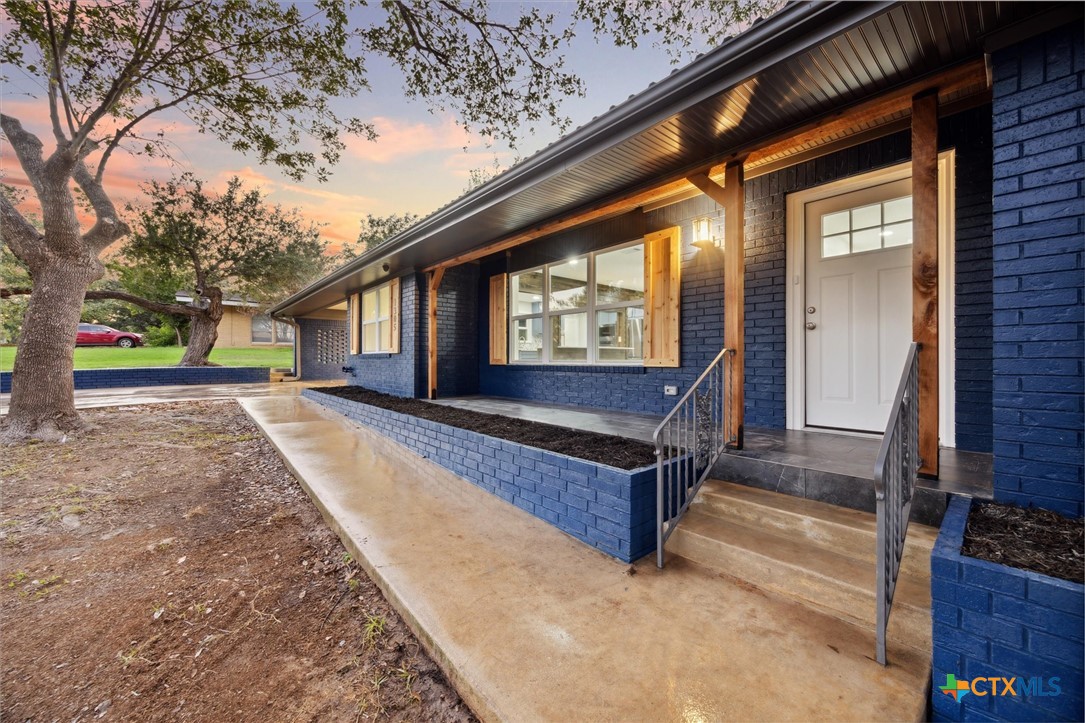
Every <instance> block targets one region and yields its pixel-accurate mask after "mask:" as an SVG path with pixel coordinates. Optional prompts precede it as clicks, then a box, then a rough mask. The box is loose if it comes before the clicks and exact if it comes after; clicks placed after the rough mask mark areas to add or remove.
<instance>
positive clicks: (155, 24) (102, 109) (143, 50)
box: [72, 0, 176, 153]
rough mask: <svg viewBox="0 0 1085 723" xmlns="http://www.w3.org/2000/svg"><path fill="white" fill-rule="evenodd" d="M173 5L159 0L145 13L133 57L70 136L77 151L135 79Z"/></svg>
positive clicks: (159, 36) (160, 37)
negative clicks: (147, 13) (145, 17)
mask: <svg viewBox="0 0 1085 723" xmlns="http://www.w3.org/2000/svg"><path fill="white" fill-rule="evenodd" d="M175 7H176V6H171V5H169V4H167V3H164V2H162V1H161V0H158V1H156V2H155V3H154V4H153V5H152V6H151V12H150V14H149V15H148V16H147V19H146V21H145V22H144V26H143V27H142V28H140V33H139V40H138V41H137V43H136V47H135V49H134V51H133V53H132V57H131V58H130V59H129V60H128V62H127V63H125V65H124V67H123V68H122V69H121V71H120V72H119V73H118V74H117V77H116V78H115V79H114V80H113V84H112V85H111V86H110V88H109V90H108V91H107V92H106V93H105V95H104V96H103V99H102V102H101V103H100V104H99V105H98V107H97V108H95V109H94V110H93V111H91V112H90V114H89V115H88V116H87V118H86V120H84V121H83V124H82V125H81V126H80V127H79V130H78V132H77V133H75V134H74V135H73V137H72V151H73V152H75V153H79V152H80V150H81V148H82V146H83V144H84V143H85V142H86V141H87V139H88V138H89V137H90V134H91V132H92V131H93V130H94V127H95V126H96V125H97V124H98V121H99V120H101V119H102V117H103V116H105V115H106V113H108V112H109V111H110V109H111V108H113V106H114V105H115V104H116V103H117V102H118V101H119V100H120V99H121V98H122V97H123V96H124V94H125V93H127V92H128V90H129V89H130V88H131V87H132V85H133V84H134V83H135V81H136V79H137V75H138V74H137V72H136V71H137V70H138V69H139V67H140V66H141V65H142V64H143V63H144V61H145V60H146V55H147V53H149V52H150V51H152V50H153V49H154V48H155V47H156V46H157V45H158V42H159V41H160V40H161V39H162V33H163V32H165V30H166V25H167V24H168V21H169V16H170V14H171V13H172V12H173V10H174V8H175Z"/></svg>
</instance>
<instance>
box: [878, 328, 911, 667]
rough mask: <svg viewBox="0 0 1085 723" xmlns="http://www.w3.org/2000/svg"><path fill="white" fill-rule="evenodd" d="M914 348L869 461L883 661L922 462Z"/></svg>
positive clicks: (879, 640) (905, 363) (879, 660)
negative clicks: (873, 458) (874, 508)
mask: <svg viewBox="0 0 1085 723" xmlns="http://www.w3.org/2000/svg"><path fill="white" fill-rule="evenodd" d="M919 349H920V345H919V344H917V343H915V342H913V343H912V345H911V346H910V347H909V348H908V356H907V357H906V359H905V361H904V372H903V374H902V375H901V379H900V385H899V386H898V387H897V396H896V398H895V399H894V400H893V411H892V412H891V413H890V415H889V423H888V425H887V426H886V429H885V436H884V437H883V438H882V446H881V449H879V450H878V459H877V461H876V462H875V463H874V496H875V498H876V504H877V516H878V542H877V545H878V550H877V556H878V562H877V567H878V574H877V586H878V588H877V598H878V600H877V606H878V607H877V613H876V616H877V621H876V625H877V627H876V631H875V635H876V637H877V655H878V662H879V663H881V664H882V665H885V664H886V657H885V632H886V628H887V627H888V626H889V612H890V610H891V609H892V607H893V594H894V593H895V592H896V588H897V576H898V575H899V574H900V561H901V558H903V557H904V540H905V538H906V537H907V535H908V518H909V516H910V514H911V510H912V495H913V494H914V492H915V486H916V479H917V478H918V476H919V468H920V467H921V466H922V464H923V462H922V460H921V459H920V457H919Z"/></svg>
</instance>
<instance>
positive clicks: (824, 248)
mask: <svg viewBox="0 0 1085 723" xmlns="http://www.w3.org/2000/svg"><path fill="white" fill-rule="evenodd" d="M911 243H912V197H911V196H910V195H909V196H901V197H900V198H894V199H891V200H889V201H883V202H881V203H873V204H868V205H865V206H857V207H855V208H848V209H844V210H842V211H835V212H833V213H827V214H825V215H824V216H822V217H821V258H823V259H828V258H832V257H834V256H850V255H853V254H861V253H866V252H868V251H881V250H882V249H888V248H893V247H896V246H907V245H909V244H911Z"/></svg>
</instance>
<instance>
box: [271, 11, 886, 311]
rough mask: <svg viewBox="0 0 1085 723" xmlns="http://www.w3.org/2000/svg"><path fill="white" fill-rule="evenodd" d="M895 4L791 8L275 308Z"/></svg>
mask: <svg viewBox="0 0 1085 723" xmlns="http://www.w3.org/2000/svg"><path fill="white" fill-rule="evenodd" d="M896 4H897V3H896V2H886V1H884V0H883V1H881V2H792V3H790V4H788V5H787V6H785V7H784V8H783V9H782V10H780V11H779V12H778V13H776V14H775V15H773V16H771V17H770V18H769V19H767V20H764V21H762V22H760V23H757V24H756V25H754V26H752V27H750V28H749V29H747V30H745V31H744V32H742V33H740V34H738V35H736V36H733V37H731V38H729V39H727V40H725V41H724V42H723V44H721V45H720V46H718V47H717V48H715V49H714V50H712V51H710V52H708V53H706V54H705V55H703V56H701V57H700V58H698V59H696V60H694V61H693V62H692V63H690V64H689V65H687V66H686V67H685V68H682V69H680V70H677V71H675V72H673V73H671V74H670V75H669V76H667V77H666V78H664V79H663V80H661V81H658V82H655V83H652V84H651V85H649V87H648V88H647V89H646V90H644V91H642V92H641V93H638V94H636V95H634V96H632V97H630V98H629V99H628V100H626V101H625V102H623V103H621V104H619V105H616V106H614V107H613V108H611V109H610V110H608V111H606V112H605V113H603V114H602V115H600V116H597V117H596V118H594V119H592V120H591V121H588V122H587V123H586V124H584V125H583V126H581V127H580V128H578V129H576V130H574V131H572V132H571V133H569V134H568V135H567V136H564V137H562V138H560V139H558V140H557V141H555V142H554V143H551V144H550V145H549V146H547V147H545V148H543V149H542V150H540V151H539V152H537V153H535V154H534V155H532V156H529V157H528V158H527V159H525V160H524V161H522V162H521V163H519V164H518V165H516V166H514V167H512V168H510V169H509V170H508V171H506V172H504V173H503V174H501V175H500V176H498V177H497V178H494V179H493V180H491V181H489V182H488V183H486V184H484V185H482V186H480V187H479V188H476V189H474V190H473V191H471V192H469V193H467V194H465V195H463V196H461V197H460V198H458V199H456V200H455V201H453V202H451V203H449V204H448V205H446V206H444V207H442V208H440V209H438V210H437V211H435V212H433V213H432V214H430V215H429V216H427V217H426V218H424V219H422V221H420V222H419V223H417V224H415V225H414V226H412V227H410V228H408V229H406V230H404V231H402V232H400V233H399V234H396V235H395V236H393V237H392V238H390V239H388V240H387V241H385V242H384V243H382V244H381V245H380V246H378V247H377V248H376V249H373V251H369V252H366V253H363V254H362V255H361V256H359V257H358V258H356V259H354V260H353V261H351V262H349V263H347V264H346V265H344V266H342V267H341V268H339V269H337V270H335V271H333V272H332V273H330V274H329V275H327V276H325V277H324V278H322V279H320V280H319V281H316V282H314V283H312V284H310V285H309V286H307V287H306V288H304V289H302V290H301V291H299V292H298V293H296V294H294V295H293V296H291V297H290V298H288V299H286V300H284V301H282V302H280V303H278V304H276V305H275V306H273V307H271V309H270V314H271V315H272V316H276V315H277V314H278V313H279V312H280V311H281V310H282V309H284V308H286V307H288V306H291V305H293V304H296V303H298V302H300V301H303V300H305V299H306V298H307V297H309V296H311V295H312V294H314V293H316V292H318V291H320V290H321V289H322V288H323V287H325V286H328V285H330V284H333V283H336V282H339V281H342V280H344V279H346V278H348V277H349V276H351V275H352V274H354V273H356V272H358V271H361V270H362V269H365V268H367V267H369V266H370V265H372V264H375V263H378V262H380V261H381V260H383V259H385V258H387V257H388V256H391V255H393V254H394V253H396V252H398V251H402V250H403V249H405V248H408V247H410V246H413V245H415V244H417V243H420V242H423V241H425V240H426V239H428V238H430V237H431V236H433V235H434V234H436V233H438V232H440V231H442V230H444V229H445V228H447V227H448V226H450V225H451V224H453V223H455V222H458V221H462V220H464V219H465V218H466V217H467V216H470V215H471V214H472V213H477V212H478V211H482V210H484V209H486V208H488V207H489V206H492V205H494V204H496V203H499V202H501V201H504V200H507V199H508V198H510V197H511V196H513V195H515V194H516V193H519V192H522V191H524V190H526V189H527V188H530V187H531V186H532V185H534V184H536V183H539V182H540V181H542V180H544V179H546V178H548V177H550V176H553V175H556V174H559V173H563V172H565V171H567V170H569V168H570V167H571V166H574V165H576V164H577V163H579V162H580V161H583V160H584V159H585V158H588V157H590V156H593V155H595V154H597V153H599V152H600V151H602V150H604V149H606V148H608V147H612V146H614V145H617V144H618V143H621V142H622V141H625V140H627V139H628V138H631V137H633V136H635V135H637V134H639V133H641V132H643V131H645V130H647V129H649V128H651V127H653V126H655V125H657V124H658V123H661V122H662V121H664V120H666V119H667V118H670V117H671V116H673V115H674V114H675V113H678V112H680V111H682V110H684V109H685V108H688V107H689V106H692V105H695V104H697V103H699V102H701V101H702V100H705V99H706V98H710V97H712V96H714V95H717V94H718V93H721V92H723V91H725V90H727V89H728V88H731V87H733V86H735V85H737V84H738V83H741V82H743V81H745V80H746V79H747V78H749V77H752V76H754V75H757V74H758V73H760V72H761V71H763V70H765V69H766V68H768V67H770V66H772V65H775V64H776V63H778V62H780V61H781V60H783V59H785V58H788V57H790V56H792V55H795V54H796V53H799V52H802V51H804V50H806V49H808V48H809V47H811V46H813V45H816V44H818V43H820V42H823V41H824V40H826V39H828V38H831V37H834V36H836V35H838V34H840V33H842V32H845V31H846V30H848V29H850V28H852V27H854V26H856V25H858V24H860V23H862V22H864V21H865V20H867V19H869V18H870V17H872V16H874V15H877V14H880V13H882V12H884V11H885V10H887V9H889V8H891V7H893V6H894V5H896Z"/></svg>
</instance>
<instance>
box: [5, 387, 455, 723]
mask: <svg viewBox="0 0 1085 723" xmlns="http://www.w3.org/2000/svg"><path fill="white" fill-rule="evenodd" d="M85 417H86V418H87V419H88V420H89V421H90V422H91V423H92V424H94V425H95V428H94V429H92V430H91V431H89V432H87V433H86V434H82V435H80V436H79V437H78V438H76V439H75V440H73V441H69V442H67V443H65V444H37V445H31V446H26V447H21V448H7V449H4V450H3V454H2V456H0V480H2V481H3V501H2V507H0V549H2V552H3V555H2V561H0V615H2V617H3V627H2V633H0V634H2V640H0V643H2V646H3V661H2V670H0V676H2V678H0V685H2V688H3V699H2V703H0V710H2V715H3V718H5V719H8V720H20V721H24V720H42V721H52V720H69V721H71V720H88V721H89V720H94V719H106V720H108V719H114V720H139V721H151V720H171V721H172V720H255V719H264V720H313V721H316V720H320V721H325V720H351V721H356V720H377V719H390V720H409V721H468V720H473V716H472V714H471V712H470V710H469V709H468V708H467V707H466V705H464V703H463V702H462V701H461V700H460V698H459V696H458V695H457V693H456V692H455V690H454V689H453V688H452V687H451V686H450V685H449V683H448V682H447V680H446V679H445V678H444V676H443V675H442V673H441V672H440V670H439V669H438V668H437V666H436V665H435V664H434V663H433V661H432V660H430V659H429V658H428V657H427V656H426V654H425V653H424V652H423V651H422V650H421V648H420V646H419V644H418V641H417V640H416V639H415V638H414V636H413V635H412V634H411V632H410V631H409V630H408V629H407V627H406V625H405V624H404V623H403V621H402V620H401V619H400V618H399V617H398V615H396V613H395V612H394V611H393V610H392V609H391V607H390V606H389V605H388V603H387V602H386V601H385V599H384V598H383V596H382V595H381V593H380V591H379V590H378V589H377V587H376V586H375V585H374V584H373V583H372V581H370V580H369V579H368V578H367V577H366V576H365V574H364V573H363V572H361V570H360V569H359V568H358V567H357V565H356V564H355V563H354V562H353V560H351V559H350V556H349V555H348V554H347V553H346V551H345V550H344V549H343V547H342V545H341V544H340V543H339V540H338V539H337V538H336V537H335V535H334V534H333V533H332V532H331V531H330V530H329V529H328V527H327V526H326V525H325V524H324V521H323V520H322V519H321V517H320V514H319V513H318V512H317V510H316V509H315V508H314V507H313V506H312V504H311V503H310V502H309V499H308V497H306V495H305V493H304V492H303V491H302V490H301V488H300V487H299V486H298V484H297V482H296V481H295V480H294V478H293V477H292V476H291V475H290V473H289V472H288V471H287V470H286V468H285V467H284V466H283V465H282V463H281V461H280V460H279V458H278V456H277V455H276V454H275V452H274V450H273V449H272V448H271V446H270V445H269V444H268V443H267V442H266V441H265V440H264V439H263V438H262V437H261V436H260V435H259V433H258V431H257V430H256V428H255V427H254V426H253V425H252V424H251V423H250V422H249V420H248V418H247V417H246V416H245V415H244V413H243V412H242V410H241V409H240V408H239V407H238V406H237V404H236V403H234V402H232V401H231V402H186V403H176V404H159V405H153V406H144V407H130V408H120V409H107V410H96V411H93V412H86V413H85Z"/></svg>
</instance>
